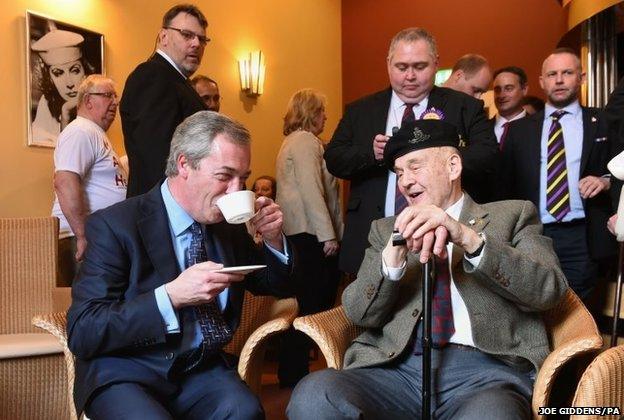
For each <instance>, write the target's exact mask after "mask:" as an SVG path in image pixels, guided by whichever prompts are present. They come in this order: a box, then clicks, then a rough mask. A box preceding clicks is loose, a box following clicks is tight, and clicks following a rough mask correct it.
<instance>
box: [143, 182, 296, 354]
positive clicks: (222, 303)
mask: <svg viewBox="0 0 624 420" xmlns="http://www.w3.org/2000/svg"><path fill="white" fill-rule="evenodd" d="M160 193H161V195H162V198H163V201H164V203H165V209H166V211H167V217H168V220H169V233H170V234H171V243H172V244H173V250H174V252H175V256H176V260H177V262H178V268H179V269H180V272H182V271H184V269H185V266H184V265H185V261H184V260H185V255H186V252H187V250H188V248H189V246H190V243H191V232H190V230H189V228H190V226H191V225H192V224H193V222H194V220H193V218H192V217H191V216H189V214H188V213H187V212H186V211H185V210H184V209H183V208H182V207H180V205H179V204H178V203H177V202H176V201H175V199H174V198H173V196H172V195H171V191H170V190H169V185H168V182H167V181H165V182H163V183H162V185H161V186H160ZM202 228H203V227H202ZM267 247H268V248H269V250H270V251H271V252H273V254H275V255H276V256H277V257H278V259H279V260H280V261H281V262H282V263H284V264H288V251H287V248H286V238H284V253H281V252H279V251H277V250H275V249H273V248H271V247H270V246H268V245H267ZM154 294H155V296H156V304H157V305H158V310H159V311H160V314H161V316H162V318H163V321H164V322H165V325H166V328H167V334H173V333H179V332H180V321H179V319H180V318H179V315H180V314H179V313H178V311H176V310H175V309H174V308H173V305H172V304H171V300H170V299H169V295H168V294H167V291H166V290H165V285H164V284H163V285H162V286H160V287H158V288H156V290H154ZM228 294H229V291H228V289H225V290H223V291H222V292H221V293H220V294H219V296H218V304H219V308H220V309H221V311H222V312H223V311H224V310H225V307H226V306H227V302H228ZM189 308H190V307H189ZM180 312H182V315H183V316H182V319H183V321H182V322H183V323H184V324H187V323H193V324H194V327H193V328H186V331H192V333H191V334H190V335H189V336H188V337H185V340H186V339H187V338H188V339H190V341H191V342H192V343H193V345H192V346H193V347H197V346H199V344H200V343H201V341H202V339H203V337H202V333H201V328H200V326H199V323H198V322H197V320H196V319H195V315H194V311H192V310H186V311H185V310H182V311H180Z"/></svg>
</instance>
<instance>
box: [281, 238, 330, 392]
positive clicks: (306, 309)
mask: <svg viewBox="0 0 624 420" xmlns="http://www.w3.org/2000/svg"><path fill="white" fill-rule="evenodd" d="M288 239H289V240H290V242H291V243H292V245H293V246H294V247H295V249H296V250H297V255H298V258H299V259H298V263H299V268H300V269H299V273H300V275H299V276H298V277H297V278H296V279H295V294H296V297H297V302H298V303H299V315H310V314H315V313H317V312H322V311H324V310H327V309H330V308H332V307H333V306H334V302H335V300H336V291H337V289H338V282H339V280H340V272H339V271H338V258H337V257H336V256H333V257H326V256H325V254H324V253H323V244H322V243H319V242H318V240H317V238H316V236H315V235H310V234H308V233H300V234H297V235H291V236H288ZM311 347H312V343H311V341H310V339H309V338H308V337H307V336H306V335H305V334H303V333H301V332H298V331H295V330H294V329H293V328H292V327H291V329H290V330H288V331H287V332H286V333H284V334H283V336H282V340H281V343H280V350H279V356H278V357H279V368H278V378H279V381H280V385H281V386H294V385H295V384H296V383H297V382H298V381H299V380H300V379H301V378H303V377H304V376H306V375H307V374H308V373H309V372H310V370H309V360H308V359H309V353H310V348H311Z"/></svg>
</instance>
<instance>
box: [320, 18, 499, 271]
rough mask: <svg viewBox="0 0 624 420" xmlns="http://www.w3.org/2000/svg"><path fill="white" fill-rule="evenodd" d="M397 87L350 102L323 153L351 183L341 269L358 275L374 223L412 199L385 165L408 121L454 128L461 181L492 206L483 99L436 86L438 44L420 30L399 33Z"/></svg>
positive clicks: (394, 55)
mask: <svg viewBox="0 0 624 420" xmlns="http://www.w3.org/2000/svg"><path fill="white" fill-rule="evenodd" d="M387 65H388V77H389V79H390V85H391V87H389V88H387V89H384V90H382V91H381V92H377V93H374V94H372V95H370V96H366V97H364V98H362V99H359V100H357V101H355V102H353V103H351V104H349V105H347V108H346V110H345V114H344V116H343V117H342V120H341V121H340V123H339V124H338V127H337V128H336V131H335V132H334V135H333V137H332V140H331V142H330V144H329V146H328V148H327V151H326V152H325V160H326V163H327V169H329V171H330V172H331V173H332V174H333V175H335V176H337V177H339V178H343V179H347V180H349V181H351V192H350V197H349V200H348V204H347V214H346V226H345V232H344V236H343V245H342V248H341V251H340V262H339V265H340V269H341V270H342V271H345V272H347V273H356V272H357V270H358V268H359V267H360V264H361V262H362V258H363V257H364V250H365V249H366V248H367V247H368V240H367V238H366V235H367V232H368V231H369V229H370V225H371V222H372V221H373V220H376V219H381V218H383V217H387V216H393V215H395V214H398V213H399V212H400V211H401V210H402V208H404V206H405V204H406V201H405V199H404V198H403V196H402V195H401V194H400V193H398V192H397V191H398V189H397V187H396V184H397V181H396V175H395V174H394V172H392V171H388V169H386V168H385V167H384V166H383V162H382V158H383V151H384V148H385V145H386V142H387V141H388V139H389V138H390V137H389V136H390V135H391V134H392V132H393V129H395V127H396V129H398V128H399V127H400V126H401V123H402V122H403V121H413V120H415V119H423V118H438V119H443V120H445V121H447V122H450V123H452V124H453V125H455V126H456V128H457V131H458V133H459V137H460V151H461V155H462V159H463V162H464V174H463V178H462V181H463V184H464V185H465V188H466V190H467V191H468V192H469V193H470V195H471V196H472V197H473V198H474V199H475V200H476V201H477V202H479V203H482V202H485V201H488V199H489V193H490V189H489V187H488V183H489V182H491V179H490V177H491V174H492V173H493V172H494V170H495V168H496V158H497V146H496V138H495V137H494V132H493V130H492V125H491V124H490V123H489V122H488V119H487V116H486V115H485V112H484V110H483V102H482V101H480V100H477V99H475V98H473V97H471V96H469V95H466V94H464V93H462V92H457V91H454V90H451V89H447V88H440V87H435V86H434V80H435V74H436V71H437V69H438V52H437V46H436V42H435V39H434V38H433V36H431V35H430V34H429V33H428V32H427V31H425V30H424V29H421V28H408V29H404V30H402V31H401V32H399V33H398V34H396V35H395V36H394V38H393V39H392V41H391V43H390V48H389V51H388V58H387Z"/></svg>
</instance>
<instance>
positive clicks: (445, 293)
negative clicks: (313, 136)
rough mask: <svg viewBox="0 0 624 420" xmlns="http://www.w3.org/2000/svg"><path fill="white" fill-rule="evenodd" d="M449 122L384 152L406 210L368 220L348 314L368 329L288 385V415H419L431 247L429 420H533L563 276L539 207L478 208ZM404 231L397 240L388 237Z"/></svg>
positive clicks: (415, 129)
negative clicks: (548, 319) (335, 359)
mask: <svg viewBox="0 0 624 420" xmlns="http://www.w3.org/2000/svg"><path fill="white" fill-rule="evenodd" d="M457 145H458V136H457V133H456V131H455V129H454V128H453V126H451V125H450V124H448V123H445V122H443V121H436V120H418V121H415V122H412V123H408V124H403V126H402V127H401V129H400V131H399V132H398V133H397V134H396V135H395V136H393V138H392V139H391V140H390V141H389V142H388V144H387V146H386V149H385V152H384V160H385V162H386V165H388V167H389V168H391V169H392V170H394V171H396V173H397V178H398V185H399V189H400V192H401V193H402V194H403V195H404V196H405V197H406V199H407V201H408V203H409V206H408V207H407V208H406V209H405V210H404V211H403V212H402V213H401V214H399V215H398V216H396V217H389V218H385V219H380V220H377V221H375V222H373V224H372V226H371V230H370V234H369V242H370V247H369V248H368V249H367V251H366V254H365V258H364V261H363V263H362V266H361V267H360V270H359V273H358V277H357V280H355V282H353V283H352V284H351V285H350V286H349V287H348V288H347V289H346V290H345V292H344V294H343V304H344V308H345V311H346V313H347V316H348V317H349V318H350V319H351V321H353V322H354V323H355V324H357V325H359V326H363V327H366V331H365V332H364V333H362V334H361V335H360V336H359V337H357V338H356V339H355V340H354V341H353V343H352V344H351V346H350V347H349V349H348V350H347V353H346V355H345V361H344V365H345V369H344V370H342V371H335V370H331V369H327V370H323V371H319V372H315V373H314V374H311V375H309V376H308V377H306V378H305V379H304V380H303V381H302V382H301V383H300V384H299V385H298V386H297V388H295V390H294V392H293V396H292V398H291V402H290V404H289V407H288V411H287V413H288V416H289V418H291V419H306V418H315V419H319V418H322V419H342V418H349V419H350V418H393V419H395V418H409V419H414V418H419V417H420V412H421V377H422V366H421V364H422V344H421V336H422V328H421V323H420V322H418V321H419V320H420V315H421V281H420V279H421V263H423V262H425V261H427V260H428V259H429V258H430V257H432V256H433V255H435V257H436V258H435V261H436V264H435V267H436V268H435V269H436V271H437V280H436V282H435V285H434V298H433V343H434V349H433V351H432V353H433V354H432V366H433V381H432V382H433V385H432V387H433V388H432V410H433V415H434V418H436V419H444V418H449V419H450V418H461V419H466V418H474V419H483V418H501V419H510V418H529V417H530V401H531V393H532V388H533V380H534V377H535V373H536V371H537V370H538V369H539V367H540V366H541V364H542V362H543V361H544V359H545V358H546V356H547V355H548V352H549V347H548V338H547V335H546V331H545V328H544V325H543V323H542V317H541V312H542V311H545V310H547V309H549V308H551V307H553V306H554V305H556V304H557V302H558V301H559V300H560V299H561V298H562V297H563V296H564V295H565V293H566V290H567V287H568V286H567V283H566V280H565V277H564V276H563V274H562V272H561V270H560V268H559V266H558V262H557V257H556V255H555V254H554V251H553V249H552V244H551V241H550V239H549V238H547V237H545V236H542V234H541V231H542V227H541V225H540V222H539V218H538V215H537V212H536V210H535V207H534V206H533V204H532V203H530V202H528V201H502V202H496V203H489V204H484V205H480V204H477V203H475V202H474V201H473V200H472V199H471V198H470V197H469V196H468V195H467V194H466V193H464V192H463V191H462V188H461V171H462V163H461V158H460V156H459V154H458V152H457ZM393 231H398V233H400V234H401V236H402V237H403V238H406V244H405V245H398V246H393V243H392V233H393Z"/></svg>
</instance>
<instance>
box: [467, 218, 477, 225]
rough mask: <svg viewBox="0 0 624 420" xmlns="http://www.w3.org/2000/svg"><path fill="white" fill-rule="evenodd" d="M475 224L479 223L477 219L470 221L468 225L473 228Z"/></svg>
mask: <svg viewBox="0 0 624 420" xmlns="http://www.w3.org/2000/svg"><path fill="white" fill-rule="evenodd" d="M475 223H477V222H476V220H475V219H470V220H468V224H469V225H470V226H473V225H474V224H475Z"/></svg>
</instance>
